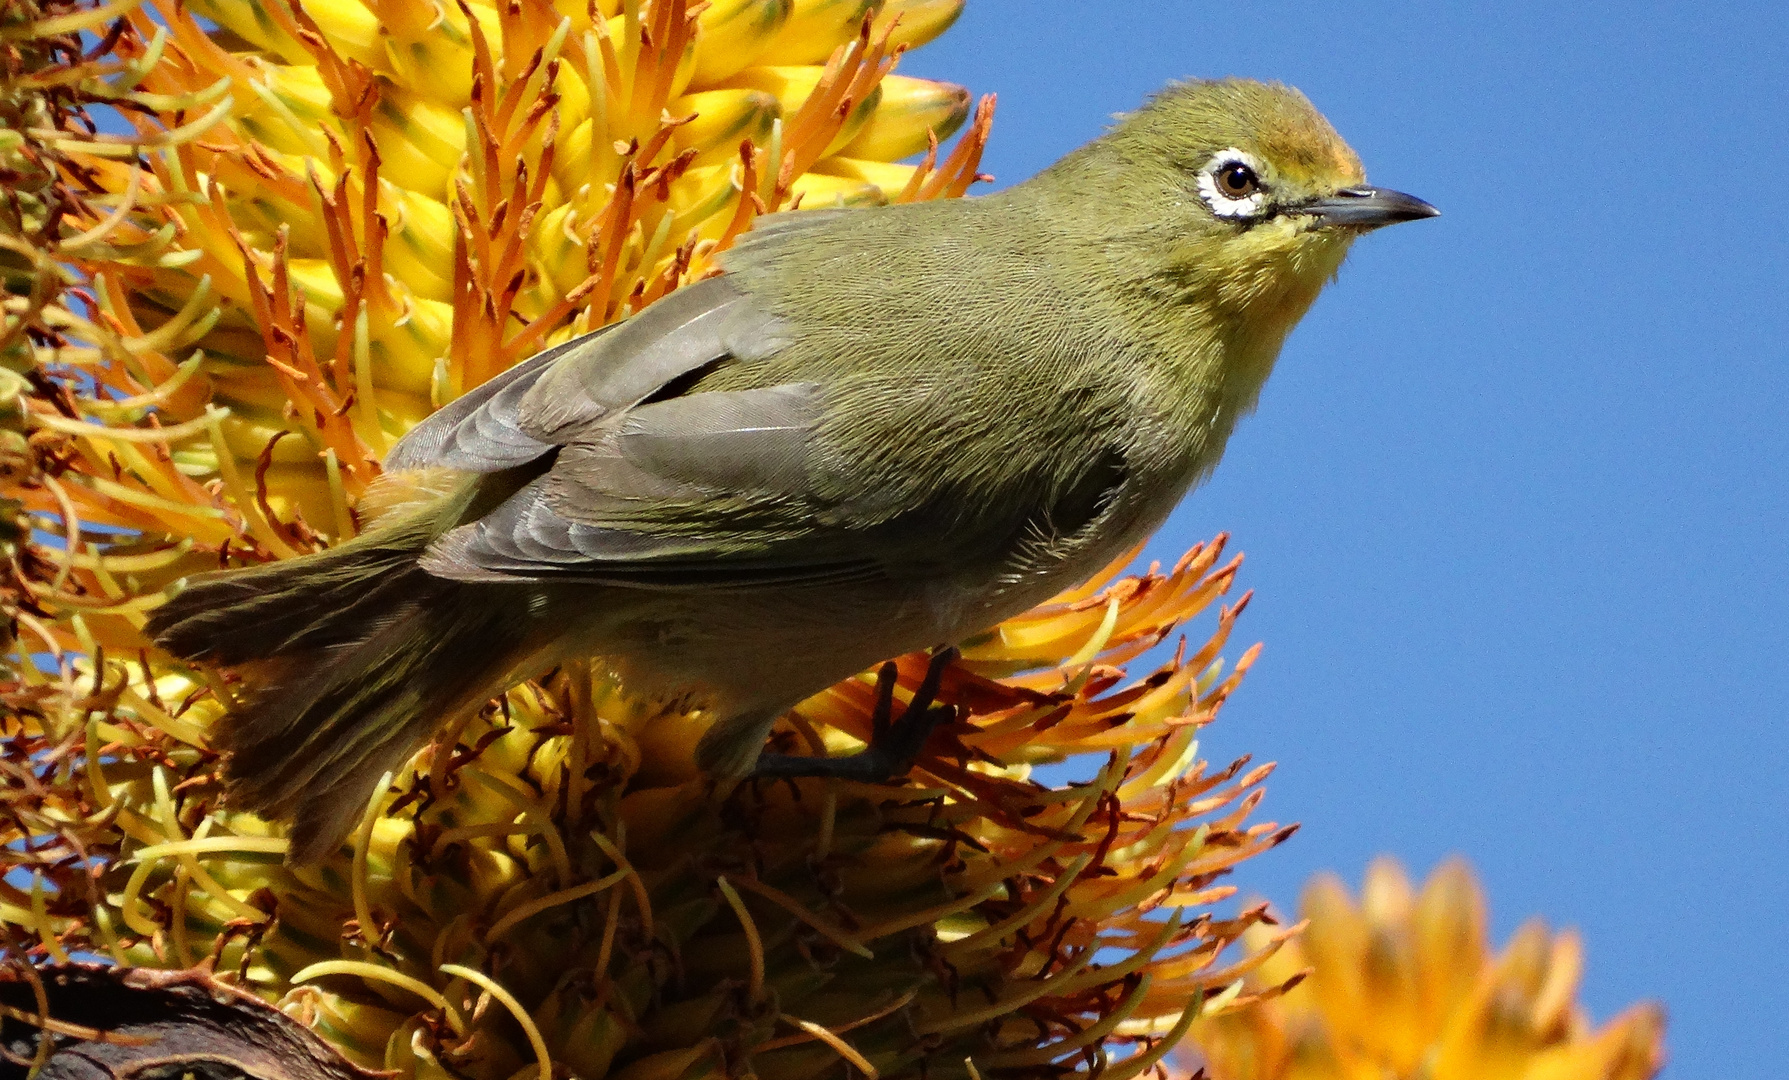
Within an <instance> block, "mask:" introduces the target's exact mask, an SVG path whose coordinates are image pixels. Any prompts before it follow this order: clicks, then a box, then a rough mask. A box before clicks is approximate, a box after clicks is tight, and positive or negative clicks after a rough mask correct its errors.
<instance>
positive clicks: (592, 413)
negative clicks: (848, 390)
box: [387, 278, 874, 587]
mask: <svg viewBox="0 0 1789 1080" xmlns="http://www.w3.org/2000/svg"><path fill="white" fill-rule="evenodd" d="M782 343H783V339H782V326H781V324H780V323H779V322H778V320H777V319H775V318H774V317H772V316H770V315H768V314H767V313H765V312H764V311H763V309H762V307H761V306H760V305H758V304H756V303H754V302H753V301H752V300H751V299H750V298H749V297H748V296H746V295H745V294H744V293H743V292H741V291H740V290H739V289H737V288H736V287H735V286H734V285H733V284H732V283H730V282H728V281H727V280H726V279H725V278H712V279H709V280H707V281H702V282H698V283H696V284H694V285H690V286H687V287H685V288H683V289H680V290H678V291H677V292H675V293H672V294H671V295H670V296H668V297H666V298H665V299H663V300H661V301H659V302H658V303H656V304H653V305H652V306H651V307H649V308H647V309H646V310H645V311H643V312H641V313H640V314H639V315H636V316H634V317H633V318H632V319H629V320H627V321H626V322H624V323H621V324H619V325H617V326H615V327H612V328H608V329H607V330H605V331H599V332H598V333H596V334H589V335H585V336H584V337H581V338H578V339H576V340H574V341H570V342H567V343H566V344H564V345H560V346H558V347H556V348H554V349H551V350H548V351H547V352H545V353H542V354H541V355H539V356H537V357H534V358H532V359H530V360H528V361H526V362H524V363H522V364H519V365H517V366H516V367H515V368H512V369H511V370H509V371H507V372H505V373H504V374H503V375H501V376H499V377H498V378H496V379H493V380H491V381H490V382H488V383H486V384H485V385H483V386H481V387H479V388H478V389H477V390H475V391H473V392H472V393H469V394H467V395H465V396H463V397H461V398H460V399H458V400H456V401H455V402H454V403H453V404H451V405H449V406H447V407H446V408H443V409H441V410H440V411H438V412H436V413H435V414H434V415H433V416H431V417H430V418H429V419H428V420H426V421H424V422H423V423H422V424H420V425H418V426H417V427H416V428H415V429H413V430H412V431H411V432H410V433H409V434H408V435H407V436H405V438H404V439H403V441H402V442H400V443H399V444H398V446H397V447H395V448H394V449H393V451H392V453H391V454H390V455H389V457H388V461H387V467H388V468H390V469H408V468H420V467H425V466H445V467H448V468H453V469H458V470H461V471H466V472H477V473H492V472H497V471H500V470H504V469H511V468H514V467H516V466H520V465H525V464H527V463H529V462H536V461H541V462H550V466H548V467H547V468H546V470H545V471H544V472H543V473H542V474H541V475H539V476H538V477H536V478H535V479H534V480H533V481H532V482H531V483H528V484H527V485H525V486H524V487H522V488H521V489H520V490H519V491H517V492H515V493H514V494H513V495H511V496H510V497H509V498H508V499H507V500H505V501H504V502H503V503H501V504H500V505H499V506H497V507H496V508H495V509H494V510H492V511H491V512H490V513H488V514H486V515H484V516H483V517H481V518H480V519H478V520H477V521H473V522H470V523H468V524H465V525H462V526H460V527H459V528H456V529H453V530H450V531H449V532H448V533H447V534H446V535H444V536H442V537H441V538H440V539H439V540H437V541H436V543H435V544H434V545H433V546H432V547H431V548H430V550H429V552H428V553H427V554H426V555H425V556H424V558H423V566H424V568H425V569H426V570H428V571H429V572H430V573H432V574H435V575H436V576H439V577H446V578H452V579H457V580H515V579H517V578H546V577H552V578H568V577H569V578H578V579H584V580H605V581H612V582H615V583H628V584H635V585H641V586H679V587H681V586H692V585H694V586H706V587H713V586H715V585H719V584H723V583H730V584H735V585H744V584H757V583H764V582H769V581H796V580H806V581H818V580H837V579H838V578H839V577H840V576H861V575H864V574H868V573H871V572H873V570H874V567H873V565H872V564H871V562H870V561H869V560H867V559H866V558H865V557H864V555H863V550H864V548H863V546H862V545H861V544H855V543H852V542H851V539H850V538H849V537H848V536H846V535H845V534H844V531H843V530H840V529H837V528H832V529H829V528H827V527H825V526H824V525H823V524H822V523H821V522H820V521H819V517H820V516H821V510H822V508H821V507H819V506H817V505H816V503H815V501H814V500H813V499H812V498H810V497H808V493H807V488H808V483H807V472H808V468H807V467H808V462H807V456H808V453H809V438H810V435H811V434H812V431H813V428H814V426H815V424H816V423H817V421H818V418H819V409H820V403H821V399H822V388H821V387H820V386H819V385H818V384H815V383H807V382H801V383H789V384H783V385H775V386H768V387H763V388H756V389H744V390H728V391H718V390H717V391H705V392H697V393H692V392H690V391H691V390H692V388H694V387H695V386H696V384H697V383H698V382H699V381H700V379H701V377H702V376H703V375H704V374H706V373H707V372H709V371H711V370H712V369H713V368H714V367H716V366H717V365H719V364H722V363H738V362H749V361H751V360H753V359H760V358H763V357H766V356H769V355H773V354H774V353H775V352H776V351H777V350H778V349H779V348H781V347H782Z"/></svg>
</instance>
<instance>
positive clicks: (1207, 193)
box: [1198, 146, 1273, 222]
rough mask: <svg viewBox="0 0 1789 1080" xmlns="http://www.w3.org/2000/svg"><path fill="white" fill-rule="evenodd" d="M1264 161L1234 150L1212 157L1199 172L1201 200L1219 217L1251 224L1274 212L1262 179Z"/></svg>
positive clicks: (1242, 151) (1222, 151) (1266, 187)
mask: <svg viewBox="0 0 1789 1080" xmlns="http://www.w3.org/2000/svg"><path fill="white" fill-rule="evenodd" d="M1261 173H1262V165H1261V161H1260V160H1259V159H1258V158H1256V157H1255V156H1254V155H1253V154H1250V153H1249V152H1247V151H1246V150H1238V149H1237V148H1236V147H1234V146H1232V147H1230V148H1229V149H1228V150H1220V151H1218V152H1217V153H1215V154H1213V155H1211V158H1210V160H1208V161H1206V163H1205V167H1204V168H1203V169H1200V170H1199V176H1198V183H1199V196H1200V197H1201V198H1203V199H1204V200H1205V205H1206V206H1209V207H1210V208H1211V212H1212V213H1213V214H1214V215H1216V216H1217V217H1220V218H1223V219H1225V220H1228V221H1235V222H1250V221H1256V220H1259V219H1260V218H1262V217H1265V216H1267V215H1269V214H1271V213H1272V212H1273V208H1272V207H1271V206H1269V205H1268V198H1269V195H1270V192H1269V185H1268V183H1267V182H1266V181H1264V180H1263V179H1261Z"/></svg>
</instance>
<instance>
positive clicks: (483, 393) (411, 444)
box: [384, 326, 614, 473]
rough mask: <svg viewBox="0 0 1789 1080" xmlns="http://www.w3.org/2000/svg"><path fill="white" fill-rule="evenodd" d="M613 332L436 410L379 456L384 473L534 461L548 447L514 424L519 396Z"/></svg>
mask: <svg viewBox="0 0 1789 1080" xmlns="http://www.w3.org/2000/svg"><path fill="white" fill-rule="evenodd" d="M613 329H614V326H605V327H603V328H602V329H601V330H597V331H594V332H593V333H589V334H585V335H583V336H582V337H576V338H573V339H572V340H570V341H567V342H565V343H564V344H562V345H556V346H554V347H553V348H551V349H548V350H546V351H545V352H543V353H540V354H539V355H537V356H533V357H530V358H528V359H527V360H524V361H522V362H521V363H519V364H517V365H516V366H515V367H512V368H510V369H509V370H508V371H505V372H504V373H503V374H501V375H499V376H497V377H496V378H494V379H492V380H490V381H489V382H487V383H485V384H484V385H483V386H480V387H478V388H477V389H475V390H472V391H470V392H468V393H465V394H462V395H460V396H459V397H457V398H455V399H454V400H453V401H452V402H450V403H448V404H446V405H444V406H442V407H441V408H439V409H436V410H435V411H434V412H433V413H430V414H429V416H428V418H427V419H425V420H424V421H423V422H422V423H420V424H417V425H416V426H415V427H413V428H411V429H410V430H409V431H408V432H407V433H405V435H404V437H403V438H402V439H399V440H398V444H397V445H396V446H394V447H392V448H391V450H390V452H389V453H387V454H386V455H385V461H384V468H385V471H386V472H388V473H391V472H401V471H404V470H407V469H426V468H432V467H433V468H448V469H457V470H459V471H461V472H476V473H488V472H497V471H499V470H501V469H509V468H514V467H515V466H517V465H524V464H527V463H528V462H530V461H533V460H534V459H535V458H537V457H540V456H541V455H542V454H544V453H546V452H547V451H549V450H551V449H552V448H553V447H552V444H550V443H544V442H541V441H540V440H539V439H536V438H533V437H532V436H530V435H528V434H527V433H526V432H524V431H523V430H522V429H521V426H520V425H519V424H518V423H517V420H516V409H517V407H518V406H519V405H520V404H521V400H522V395H524V394H526V393H527V392H528V389H529V388H530V387H532V386H533V385H534V383H535V381H536V380H538V379H539V378H540V377H541V375H542V374H544V373H545V372H546V370H547V368H548V367H550V366H552V365H553V364H554V363H556V362H557V361H559V360H562V359H564V358H565V357H566V356H567V355H568V354H570V353H573V352H578V351H583V350H589V349H591V348H593V347H594V346H595V345H596V343H597V342H598V341H599V340H601V338H602V335H604V334H606V333H608V332H609V331H610V330H613Z"/></svg>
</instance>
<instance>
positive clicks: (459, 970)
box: [441, 964, 553, 1080]
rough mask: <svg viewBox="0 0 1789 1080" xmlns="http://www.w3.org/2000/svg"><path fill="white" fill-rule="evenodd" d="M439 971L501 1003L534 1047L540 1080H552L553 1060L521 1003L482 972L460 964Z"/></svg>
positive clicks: (449, 965)
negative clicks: (482, 990)
mask: <svg viewBox="0 0 1789 1080" xmlns="http://www.w3.org/2000/svg"><path fill="white" fill-rule="evenodd" d="M441 970H442V971H444V972H446V973H447V974H449V975H458V976H459V977H460V978H462V979H465V980H466V981H467V982H470V983H476V984H477V985H478V986H480V987H483V988H484V990H485V992H486V993H488V994H490V995H491V996H492V997H494V998H496V999H497V1000H498V1001H499V1002H501V1003H502V1004H503V1007H504V1008H506V1009H508V1010H509V1011H510V1015H512V1016H514V1017H515V1018H516V1023H518V1024H520V1025H522V1030H523V1032H525V1033H526V1034H527V1036H528V1043H529V1045H531V1046H533V1047H534V1057H535V1059H536V1060H537V1061H539V1062H540V1080H553V1058H552V1055H550V1054H549V1053H548V1052H547V1041H546V1040H545V1039H543V1038H541V1036H540V1028H538V1027H535V1026H534V1018H533V1017H531V1016H529V1015H528V1010H527V1009H524V1008H522V1003H521V1002H519V1001H517V1000H516V999H515V997H514V996H513V995H511V994H510V992H509V991H508V990H505V989H504V988H503V986H502V985H501V984H500V983H498V982H497V980H495V979H493V978H491V977H490V976H489V975H486V974H485V973H484V972H482V971H478V970H475V969H473V968H469V967H466V966H464V965H462V964H442V965H441Z"/></svg>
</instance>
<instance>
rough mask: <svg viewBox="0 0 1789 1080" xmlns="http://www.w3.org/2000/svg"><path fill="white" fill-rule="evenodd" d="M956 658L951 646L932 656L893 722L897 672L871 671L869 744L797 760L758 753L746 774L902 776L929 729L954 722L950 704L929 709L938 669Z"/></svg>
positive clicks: (869, 779) (889, 668)
mask: <svg viewBox="0 0 1789 1080" xmlns="http://www.w3.org/2000/svg"><path fill="white" fill-rule="evenodd" d="M956 658H957V650H956V649H955V648H946V649H940V650H938V651H937V652H935V653H933V654H932V662H931V663H930V664H928V665H927V666H926V675H925V678H924V679H922V680H920V683H919V688H918V689H916V690H915V691H913V700H912V701H909V702H908V703H907V708H906V709H905V710H903V711H902V712H901V717H900V719H898V720H897V719H895V718H894V690H895V676H896V674H897V669H896V668H895V665H894V664H893V663H888V664H883V665H882V670H880V671H878V672H877V673H876V708H875V711H874V712H872V713H871V714H870V745H868V746H866V747H864V748H863V749H862V750H860V751H858V752H857V753H855V754H849V755H846V756H845V757H803V756H800V755H797V754H763V755H761V756H760V757H759V758H758V765H757V767H756V768H754V769H753V770H752V774H751V778H752V779H754V780H781V779H784V778H786V777H794V776H833V777H839V778H841V779H845V780H861V781H864V782H866V783H872V784H873V783H880V782H882V781H884V780H891V779H893V778H895V777H897V776H900V775H902V774H903V773H905V772H906V771H907V770H908V769H910V768H912V766H913V759H914V758H916V757H918V756H919V751H920V750H921V749H922V748H923V747H924V746H925V744H926V739H927V738H929V737H930V736H931V734H932V731H933V729H934V728H936V727H937V726H938V725H939V724H941V723H944V722H945V721H947V720H952V719H955V717H956V715H957V707H956V706H955V705H934V704H933V703H932V699H933V698H935V697H937V696H938V684H939V683H940V682H942V681H943V679H944V669H945V668H947V667H949V666H950V663H951V661H952V660H955V659H956Z"/></svg>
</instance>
